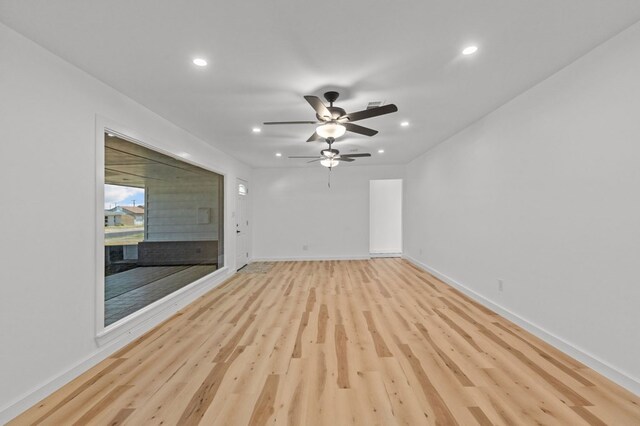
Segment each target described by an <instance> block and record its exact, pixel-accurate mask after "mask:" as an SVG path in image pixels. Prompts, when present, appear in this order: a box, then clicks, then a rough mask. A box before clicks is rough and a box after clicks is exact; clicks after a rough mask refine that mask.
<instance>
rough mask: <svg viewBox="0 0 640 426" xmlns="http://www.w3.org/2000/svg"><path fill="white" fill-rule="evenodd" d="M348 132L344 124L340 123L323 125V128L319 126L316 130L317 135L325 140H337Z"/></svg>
mask: <svg viewBox="0 0 640 426" xmlns="http://www.w3.org/2000/svg"><path fill="white" fill-rule="evenodd" d="M346 131H347V129H346V128H345V127H344V126H343V125H342V124H338V123H327V124H323V125H322V126H318V127H317V128H316V133H317V134H318V135H320V137H322V138H324V139H327V138H334V139H337V138H339V137H340V136H342V135H344V133H345V132H346Z"/></svg>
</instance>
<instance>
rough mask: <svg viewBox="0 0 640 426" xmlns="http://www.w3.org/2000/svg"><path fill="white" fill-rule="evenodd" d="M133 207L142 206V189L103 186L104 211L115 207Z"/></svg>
mask: <svg viewBox="0 0 640 426" xmlns="http://www.w3.org/2000/svg"><path fill="white" fill-rule="evenodd" d="M133 205H136V206H142V205H144V189H142V188H133V187H130V186H119V185H108V184H107V185H105V186H104V208H105V209H111V208H113V207H115V206H133Z"/></svg>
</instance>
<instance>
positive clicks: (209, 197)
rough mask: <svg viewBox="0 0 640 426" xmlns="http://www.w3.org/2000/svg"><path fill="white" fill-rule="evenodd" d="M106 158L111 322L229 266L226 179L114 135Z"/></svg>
mask: <svg viewBox="0 0 640 426" xmlns="http://www.w3.org/2000/svg"><path fill="white" fill-rule="evenodd" d="M104 159H105V161H104V176H105V188H104V242H105V247H104V326H105V327H106V326H108V325H111V324H113V323H115V322H116V321H118V320H120V319H122V318H125V317H126V316H128V315H130V314H132V313H134V312H136V311H138V310H139V309H141V308H143V307H145V306H147V305H149V304H151V303H153V302H155V301H157V300H159V299H162V298H163V297H165V296H167V295H169V294H171V293H173V292H174V291H176V290H179V289H181V288H183V287H185V286H187V285H189V284H190V283H192V282H194V281H196V280H198V279H199V278H202V277H204V276H205V275H207V274H210V273H212V272H213V271H215V270H216V269H219V268H221V267H222V266H223V263H224V249H223V247H224V244H223V235H224V232H223V230H224V228H223V216H224V215H223V211H224V209H223V200H224V197H223V195H224V194H223V188H224V177H223V176H222V175H219V174H217V173H214V172H211V171H209V170H205V169H203V168H201V167H197V166H194V165H192V164H189V163H187V162H185V161H181V160H178V159H176V158H173V157H170V156H168V155H164V154H161V153H159V152H156V151H154V150H152V149H149V148H146V147H143V146H141V145H138V144H135V143H132V142H130V141H127V140H125V139H122V138H120V137H118V136H115V135H112V134H110V133H109V134H105V151H104Z"/></svg>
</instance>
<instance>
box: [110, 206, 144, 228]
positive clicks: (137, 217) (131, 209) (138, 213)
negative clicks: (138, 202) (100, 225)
mask: <svg viewBox="0 0 640 426" xmlns="http://www.w3.org/2000/svg"><path fill="white" fill-rule="evenodd" d="M107 212H111V213H121V214H124V215H127V216H129V217H130V218H132V221H131V222H130V223H129V222H128V219H127V222H126V223H124V222H123V224H127V225H144V207H142V206H116V207H114V208H112V209H109V210H105V225H106V224H107ZM107 226H113V225H107Z"/></svg>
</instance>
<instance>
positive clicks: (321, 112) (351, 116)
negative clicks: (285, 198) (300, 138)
mask: <svg viewBox="0 0 640 426" xmlns="http://www.w3.org/2000/svg"><path fill="white" fill-rule="evenodd" d="M338 96H340V94H339V93H338V92H334V91H330V92H326V93H325V94H324V98H325V99H326V100H327V102H329V106H326V105H325V104H324V103H323V102H322V101H321V100H320V98H318V97H317V96H312V95H307V96H305V97H304V98H305V99H306V101H307V102H309V105H311V107H312V108H313V109H314V110H315V112H316V120H315V121H267V122H265V123H263V124H264V125H276V124H319V126H318V127H317V128H316V131H315V132H313V134H312V135H311V137H310V138H309V139H307V142H313V141H317V140H322V139H325V140H326V139H329V138H333V140H335V139H337V138H339V137H341V136H343V135H344V134H345V133H346V132H352V133H357V134H360V135H365V136H374V135H376V134H377V133H378V131H377V130H373V129H370V128H368V127H364V126H360V125H358V124H353V122H354V121H360V120H364V119H367V118H372V117H377V116H380V115H385V114H390V113H392V112H396V111H398V107H397V106H395V105H394V104H388V105H383V106H379V107H374V108H368V109H365V110H362V111H356V112H350V113H347V112H346V111H345V110H344V109H342V108H340V107H337V106H333V103H334V102H335V101H336V100H337V99H338Z"/></svg>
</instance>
